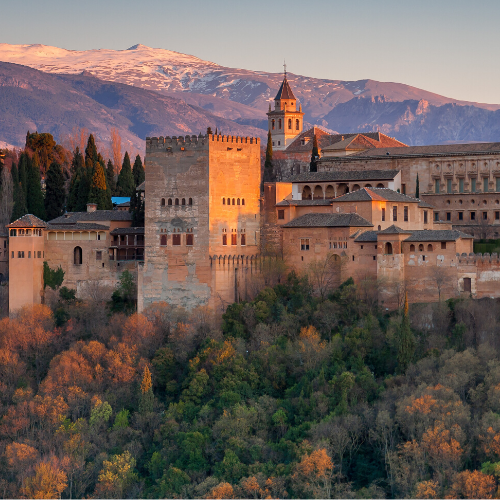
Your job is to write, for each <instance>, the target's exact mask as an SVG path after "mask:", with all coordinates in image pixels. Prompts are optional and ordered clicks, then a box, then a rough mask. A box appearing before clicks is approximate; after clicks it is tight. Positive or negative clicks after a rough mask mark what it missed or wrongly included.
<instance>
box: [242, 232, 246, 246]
mask: <svg viewBox="0 0 500 500" xmlns="http://www.w3.org/2000/svg"><path fill="white" fill-rule="evenodd" d="M241 244H242V245H243V246H245V245H246V244H247V236H246V234H242V235H241Z"/></svg>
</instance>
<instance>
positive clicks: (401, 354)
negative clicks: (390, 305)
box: [397, 294, 415, 373]
mask: <svg viewBox="0 0 500 500" xmlns="http://www.w3.org/2000/svg"><path fill="white" fill-rule="evenodd" d="M397 340H398V371H399V372H400V373H404V372H405V371H406V369H407V368H408V366H409V365H410V363H411V362H412V361H413V359H414V357H415V337H414V336H413V333H412V331H411V327H410V318H409V315H408V294H405V305H404V309H403V318H402V320H401V326H400V328H399V332H398V338H397Z"/></svg>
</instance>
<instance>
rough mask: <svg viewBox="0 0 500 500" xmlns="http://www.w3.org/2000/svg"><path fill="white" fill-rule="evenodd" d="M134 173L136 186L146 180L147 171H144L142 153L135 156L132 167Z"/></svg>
mask: <svg viewBox="0 0 500 500" xmlns="http://www.w3.org/2000/svg"><path fill="white" fill-rule="evenodd" d="M132 175H133V176H134V182H135V186H136V187H137V186H139V185H140V184H142V183H143V182H144V181H145V180H146V173H145V172H144V167H143V166H142V160H141V157H140V155H137V156H136V157H135V161H134V168H133V169H132Z"/></svg>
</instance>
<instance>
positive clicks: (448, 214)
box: [446, 212, 451, 220]
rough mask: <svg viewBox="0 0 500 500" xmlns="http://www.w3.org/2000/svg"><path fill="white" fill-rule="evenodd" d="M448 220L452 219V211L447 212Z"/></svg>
mask: <svg viewBox="0 0 500 500" xmlns="http://www.w3.org/2000/svg"><path fill="white" fill-rule="evenodd" d="M446 220H451V212H446Z"/></svg>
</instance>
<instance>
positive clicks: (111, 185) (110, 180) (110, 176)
mask: <svg viewBox="0 0 500 500" xmlns="http://www.w3.org/2000/svg"><path fill="white" fill-rule="evenodd" d="M106 181H107V184H108V189H109V190H110V191H111V195H112V196H114V194H115V191H116V182H115V166H114V165H113V163H112V162H111V160H108V166H107V168H106Z"/></svg>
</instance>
